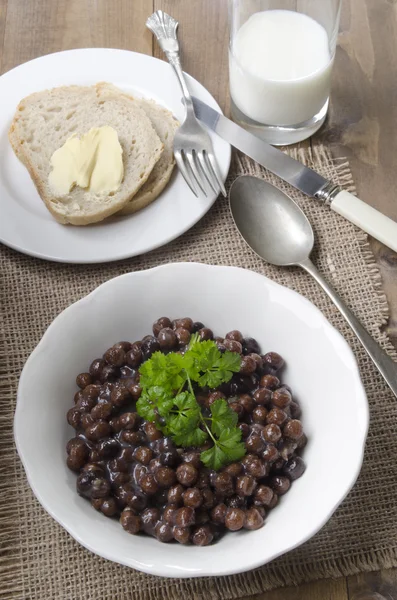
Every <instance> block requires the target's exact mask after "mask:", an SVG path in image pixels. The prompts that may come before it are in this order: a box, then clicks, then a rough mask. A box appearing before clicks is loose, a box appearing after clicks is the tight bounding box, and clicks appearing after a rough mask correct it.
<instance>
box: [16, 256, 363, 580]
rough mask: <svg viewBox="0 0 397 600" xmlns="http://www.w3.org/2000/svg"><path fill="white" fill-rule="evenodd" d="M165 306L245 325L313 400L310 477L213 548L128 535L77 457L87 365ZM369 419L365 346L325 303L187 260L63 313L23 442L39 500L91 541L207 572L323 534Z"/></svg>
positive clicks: (123, 559)
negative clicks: (79, 486)
mask: <svg viewBox="0 0 397 600" xmlns="http://www.w3.org/2000/svg"><path fill="white" fill-rule="evenodd" d="M164 315H169V316H170V317H171V318H176V317H181V316H191V317H192V318H193V319H195V320H199V321H202V322H204V323H205V324H207V325H208V326H209V327H211V328H212V329H214V330H215V332H216V334H225V333H226V332H227V331H229V330H231V329H239V330H241V331H242V332H243V333H244V334H245V335H250V336H252V337H255V338H257V340H258V341H259V343H260V344H261V346H262V351H263V352H267V351H271V350H272V351H275V352H279V353H280V354H281V355H282V356H283V357H284V358H285V360H286V362H287V367H286V369H285V372H284V379H283V380H284V382H286V383H288V385H290V386H291V387H292V390H293V392H294V394H295V395H296V397H297V398H298V399H299V401H300V403H301V406H302V409H303V423H304V428H305V432H306V433H307V435H308V438H309V443H308V445H307V447H306V449H305V451H304V459H305V462H306V464H307V469H306V472H305V474H304V475H303V477H302V478H301V479H299V480H297V481H296V482H295V483H294V484H293V486H292V489H291V490H290V491H289V493H288V494H287V495H286V496H284V497H283V498H281V501H280V503H279V505H278V506H277V507H276V508H275V509H274V510H273V511H271V513H270V514H269V516H268V518H267V520H266V523H265V526H264V527H263V528H262V529H259V530H257V531H242V532H238V533H228V534H226V535H225V536H224V537H223V538H222V539H221V540H220V541H219V542H218V543H217V544H215V545H213V546H207V547H194V546H192V547H183V546H181V545H179V544H161V543H160V542H158V541H157V540H155V539H154V538H150V537H146V536H132V535H128V534H127V533H126V532H125V531H124V530H123V529H122V527H121V526H120V524H119V523H118V522H117V521H116V520H111V519H107V518H106V517H104V516H103V515H101V514H99V513H97V512H96V511H95V510H93V508H92V507H91V506H90V504H89V502H87V501H86V500H85V499H83V498H81V497H79V496H78V495H77V493H76V475H75V474H74V473H72V472H70V471H69V470H68V469H67V467H66V464H65V446H66V443H67V441H68V439H69V438H70V437H72V436H73V430H72V428H71V427H69V425H68V424H67V422H66V412H67V410H68V408H70V406H71V405H72V403H73V395H74V393H75V391H76V387H75V377H76V375H77V373H79V372H81V371H84V370H85V369H87V368H88V365H89V364H90V362H91V361H92V360H93V359H94V358H95V357H97V356H99V355H101V354H102V353H103V352H104V351H105V350H106V349H107V348H108V347H109V346H110V345H112V344H113V343H115V342H117V341H119V340H121V339H130V340H136V339H140V338H141V337H143V336H144V335H146V334H147V333H150V330H151V325H152V323H153V321H155V320H156V319H157V318H158V317H160V316H164ZM368 419H369V417H368V404H367V399H366V396H365V391H364V389H363V386H362V383H361V380H360V375H359V371H358V367H357V364H356V361H355V358H354V356H353V353H352V352H351V350H350V348H349V346H348V345H347V343H346V342H345V340H344V339H343V338H342V336H341V335H340V334H339V333H338V332H337V331H336V330H335V329H334V328H333V327H332V326H331V325H330V324H329V323H328V321H327V320H326V319H325V317H324V316H323V315H322V313H321V312H320V311H319V310H318V309H317V308H316V307H315V306H314V305H313V304H311V303H310V302H309V301H308V300H306V299H305V298H303V297H302V296H300V295H299V294H297V293H295V292H293V291H291V290H289V289H287V288H285V287H281V286H280V285H278V284H276V283H274V282H272V281H270V280H269V279H267V278H265V277H263V276H261V275H258V274H256V273H252V272H250V271H246V270H243V269H237V268H232V267H213V266H207V265H202V264H194V263H179V264H170V265H167V266H162V267H157V268H155V269H151V270H149V271H141V272H138V273H129V274H127V275H122V276H121V277H117V278H115V279H112V280H111V281H108V282H106V283H104V284H103V285H101V286H100V287H99V288H97V289H96V290H95V291H94V292H92V293H91V294H89V295H88V296H87V297H85V298H83V299H82V300H80V301H79V302H76V303H75V304H73V305H72V306H70V307H69V308H67V309H66V310H64V311H63V312H62V313H61V314H60V315H59V316H58V317H57V318H56V319H55V320H54V322H53V323H52V325H50V327H49V328H48V330H47V332H46V333H45V335H44V337H43V339H42V340H41V342H40V343H39V345H38V346H37V348H36V349H35V350H34V352H33V353H32V355H31V356H30V358H29V360H28V361H27V363H26V365H25V367H24V369H23V372H22V376H21V379H20V383H19V389H18V403H17V410H16V415H15V441H16V445H17V448H18V452H19V455H20V457H21V459H22V462H23V465H24V467H25V470H26V474H27V477H28V479H29V483H30V485H31V487H32V489H33V492H34V493H35V495H36V496H37V498H38V500H39V501H40V502H41V504H42V505H43V507H44V508H45V509H46V510H47V511H48V512H49V513H50V515H51V516H52V517H53V518H54V519H56V521H58V523H60V524H61V525H62V526H63V527H64V528H65V529H66V530H67V531H68V532H69V533H70V534H71V535H72V536H73V537H74V538H75V539H76V540H77V541H78V542H80V544H82V545H83V546H85V547H86V548H88V549H89V550H91V551H92V552H95V553H96V554H99V555H100V556H102V557H104V558H107V559H109V560H113V561H115V562H118V563H121V564H123V565H127V566H129V567H133V568H135V569H138V570H140V571H144V572H146V573H151V574H153V575H161V576H165V577H199V576H203V575H228V574H232V573H239V572H242V571H247V570H249V569H253V568H255V567H259V566H260V565H263V564H265V563H267V562H269V561H271V560H273V559H274V558H275V557H277V556H279V555H281V554H283V553H285V552H287V551H288V550H291V549H293V548H295V547H297V546H299V545H300V544H302V543H303V542H305V541H306V540H308V539H309V538H310V537H311V536H313V535H314V534H315V533H316V532H317V531H318V530H319V529H320V528H321V527H322V526H323V525H324V524H325V523H326V522H327V520H328V519H329V518H330V516H331V515H332V513H333V512H334V511H335V509H336V508H337V507H338V505H339V504H340V503H341V502H342V500H343V499H344V497H345V496H346V494H347V493H348V492H349V490H350V489H351V487H352V486H353V484H354V483H355V481H356V478H357V476H358V473H359V471H360V467H361V463H362V458H363V451H364V444H365V439H366V435H367V428H368Z"/></svg>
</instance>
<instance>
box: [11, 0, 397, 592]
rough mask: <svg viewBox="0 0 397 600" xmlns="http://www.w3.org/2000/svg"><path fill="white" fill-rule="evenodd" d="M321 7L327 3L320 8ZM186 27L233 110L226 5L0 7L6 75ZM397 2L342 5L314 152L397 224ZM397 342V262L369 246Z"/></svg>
mask: <svg viewBox="0 0 397 600" xmlns="http://www.w3.org/2000/svg"><path fill="white" fill-rule="evenodd" d="M319 1H320V0H319ZM159 8H161V9H163V10H165V11H167V12H169V13H171V14H172V15H173V16H174V17H175V18H176V19H178V20H179V22H180V23H181V28H180V32H179V33H180V38H181V40H182V44H183V64H184V68H185V70H186V71H187V72H189V73H190V74H191V75H193V76H194V77H196V78H197V79H198V80H199V81H201V83H203V84H204V85H205V86H206V87H207V88H208V89H209V91H210V92H211V93H212V94H213V95H214V96H215V98H216V99H217V100H218V102H219V103H220V105H221V106H222V108H223V109H225V110H226V111H227V110H228V64H227V44H228V32H227V0H0V48H2V51H1V54H0V71H1V72H4V71H8V70H9V69H11V68H13V67H15V66H16V65H18V64H20V63H22V62H25V61H27V60H30V59H32V58H35V57H37V56H41V55H43V54H48V53H50V52H56V51H58V50H66V49H69V48H83V47H87V46H91V47H114V48H126V49H129V50H135V51H137V52H144V53H146V54H154V55H155V56H158V57H161V52H160V51H159V49H158V47H157V45H156V44H155V43H154V42H153V38H152V35H151V33H150V32H149V31H148V30H146V28H145V21H146V18H147V17H148V16H149V15H150V14H151V13H152V12H153V11H154V10H157V9H159ZM396 40H397V1H396V0H345V3H344V8H343V14H342V24H341V35H340V47H339V49H338V54H337V60H336V68H335V76H334V85H333V95H332V109H331V112H330V117H329V119H328V122H327V124H326V126H325V127H324V128H323V130H322V131H321V132H319V134H318V135H317V136H316V137H315V139H314V140H311V141H310V142H308V143H309V144H310V143H312V144H315V143H316V142H323V143H325V144H327V145H328V146H329V147H330V148H331V150H332V152H333V153H334V155H337V156H347V157H348V159H349V161H350V164H351V169H352V172H353V176H354V179H355V182H356V185H357V191H358V194H359V195H360V197H361V198H362V199H363V200H366V201H367V202H368V203H369V204H371V205H373V206H375V207H376V208H378V209H379V210H381V211H382V212H384V213H386V214H387V215H388V216H389V217H391V218H393V219H395V220H397V201H395V197H394V196H395V194H394V190H395V187H396V185H395V181H396V167H395V162H396V156H397V135H396V131H395V124H396V123H397V41H396ZM372 247H373V250H374V253H375V256H376V260H377V262H378V265H379V267H380V269H381V272H382V276H383V283H384V289H385V292H386V294H387V297H388V301H389V305H390V309H391V319H390V324H389V327H388V331H389V333H390V335H391V336H394V340H395V341H397V276H396V275H397V255H396V254H394V253H393V252H392V251H390V250H388V249H387V248H385V247H384V246H382V245H381V244H379V243H377V242H373V243H372ZM255 599H256V600H298V599H299V600H301V599H302V600H347V599H350V600H383V599H385V600H395V599H396V600H397V570H393V571H382V572H379V573H373V574H367V575H359V576H355V577H348V578H346V579H339V580H335V581H320V582H316V583H312V584H307V585H303V586H301V587H299V588H289V589H287V590H280V591H274V592H270V593H265V594H261V595H260V596H256V597H255Z"/></svg>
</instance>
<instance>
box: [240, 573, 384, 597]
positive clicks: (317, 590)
mask: <svg viewBox="0 0 397 600" xmlns="http://www.w3.org/2000/svg"><path fill="white" fill-rule="evenodd" d="M244 600H348V595H347V587H346V580H345V579H344V578H341V579H334V580H333V579H323V580H321V581H315V582H313V583H306V584H304V585H300V586H298V587H288V588H281V589H279V590H273V591H272V592H266V593H264V594H258V595H256V596H249V597H248V598H244ZM379 600H381V599H379Z"/></svg>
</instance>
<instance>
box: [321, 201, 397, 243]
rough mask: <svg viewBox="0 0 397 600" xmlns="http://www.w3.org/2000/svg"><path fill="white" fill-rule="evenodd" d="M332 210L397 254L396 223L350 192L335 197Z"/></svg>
mask: <svg viewBox="0 0 397 600" xmlns="http://www.w3.org/2000/svg"><path fill="white" fill-rule="evenodd" d="M331 208H332V210H334V211H335V212H337V213H338V214H339V215H342V217H345V219H347V220H348V221H351V222H352V223H354V225H357V227H360V229H362V230H363V231H365V232H366V233H369V235H372V237H374V238H376V239H377V240H379V241H380V242H382V244H385V246H388V248H391V249H392V250H394V252H397V223H396V222H395V221H392V219H389V217H386V215H383V214H382V213H381V212H379V211H378V210H375V208H372V206H369V204H366V203H365V202H363V201H362V200H360V199H359V198H356V196H353V194H350V192H345V191H341V192H339V193H338V194H337V195H336V196H334V198H333V199H332V201H331Z"/></svg>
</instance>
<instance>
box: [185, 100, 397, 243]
mask: <svg viewBox="0 0 397 600" xmlns="http://www.w3.org/2000/svg"><path fill="white" fill-rule="evenodd" d="M193 105H194V110H195V113H196V116H197V118H198V119H200V121H202V122H203V123H204V124H205V125H207V127H209V128H210V129H212V131H214V132H215V133H216V134H218V135H219V136H220V137H221V138H222V139H224V140H226V141H227V142H229V144H231V145H232V146H234V147H235V148H237V149H238V150H241V152H244V154H246V155H247V156H249V157H250V158H252V159H253V160H255V161H256V162H257V163H259V164H260V165H262V166H263V167H265V168H266V169H268V170H269V171H271V172H272V173H274V174H275V175H277V176H278V177H280V178H281V179H283V180H284V181H287V182H288V183H289V184H291V185H292V186H293V187H295V188H297V189H298V190H300V191H301V192H303V193H304V194H306V195H307V196H311V197H312V198H316V199H317V200H320V201H321V202H323V203H324V204H325V205H327V206H330V208H331V209H332V210H334V211H335V212H337V213H338V214H339V215H342V217H345V219H347V220H348V221H350V222H351V223H354V225H357V226H358V227H360V228H361V229H362V230H363V231H365V232H366V233H368V234H369V235H371V236H372V237H374V238H376V239H377V240H379V241H380V242H382V243H383V244H385V245H386V246H388V247H389V248H391V249H392V250H394V252H397V223H396V222H395V221H393V220H392V219H389V217H386V215H383V214H382V213H380V212H379V211H378V210H375V208H372V206H369V204H366V203H365V202H363V201H362V200H360V199H359V198H357V197H356V196H353V194H350V192H346V191H345V190H343V189H342V188H341V187H339V186H338V185H335V184H334V183H332V181H330V180H328V179H325V177H322V176H321V175H320V174H319V173H316V171H313V169H309V167H305V165H303V164H302V163H300V162H299V161H298V160H295V159H294V158H291V157H290V156H288V155H287V154H285V153H284V152H282V151H281V150H278V149H277V148H274V146H271V145H270V144H268V143H267V142H264V141H263V140H261V139H260V138H258V137H256V136H255V135H253V134H252V133H249V132H248V131H246V130H245V129H243V128H242V127H240V126H239V125H236V123H233V121H231V120H230V119H227V118H226V117H224V116H223V115H222V114H220V113H218V112H217V111H216V110H214V109H213V108H211V107H210V106H208V105H207V104H205V102H202V101H201V100H199V99H198V98H195V97H193Z"/></svg>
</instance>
